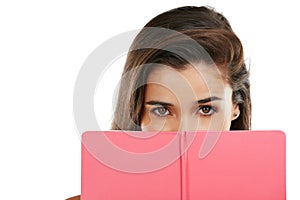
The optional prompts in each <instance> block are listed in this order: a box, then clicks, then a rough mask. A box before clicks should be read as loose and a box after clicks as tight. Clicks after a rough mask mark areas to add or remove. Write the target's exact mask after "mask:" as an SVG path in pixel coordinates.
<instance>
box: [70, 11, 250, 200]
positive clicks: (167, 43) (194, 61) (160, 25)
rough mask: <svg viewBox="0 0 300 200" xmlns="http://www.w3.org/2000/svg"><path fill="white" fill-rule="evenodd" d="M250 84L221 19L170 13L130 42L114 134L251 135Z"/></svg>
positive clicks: (207, 13) (231, 34) (208, 13)
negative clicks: (240, 132) (216, 132)
mask: <svg viewBox="0 0 300 200" xmlns="http://www.w3.org/2000/svg"><path fill="white" fill-rule="evenodd" d="M248 78H249V72H248V70H247V68H246V66H245V63H244V57H243V47H242V44H241V42H240V40H239V39H238V37H237V36H236V35H235V33H234V32H233V30H232V28H231V26H230V24H229V22H228V21H227V19H226V18H225V17H224V16H223V15H222V14H220V13H217V12H215V11H214V10H213V9H212V8H209V7H180V8H176V9H173V10H170V11H167V12H165V13H162V14H160V15H158V16H157V17H155V18H153V19H152V20H151V21H150V22H148V23H147V24H146V26H145V27H144V28H143V29H142V30H141V31H140V33H139V34H138V35H137V36H136V38H135V40H134V41H133V43H132V46H131V48H130V51H129V53H128V56H127V61H126V63H125V67H124V71H123V74H122V78H121V83H120V88H119V95H118V100H117V105H116V109H115V114H114V120H113V124H112V129H114V130H142V131H148V130H149V131H177V130H248V129H250V127H251V99H250V84H249V79H248ZM79 198H80V197H79V196H77V197H74V198H71V199H73V200H75V199H79Z"/></svg>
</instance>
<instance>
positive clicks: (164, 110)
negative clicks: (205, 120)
mask: <svg viewBox="0 0 300 200" xmlns="http://www.w3.org/2000/svg"><path fill="white" fill-rule="evenodd" d="M150 112H151V113H152V114H154V115H155V116H157V117H167V116H169V115H172V113H171V111H170V109H169V108H168V107H167V106H162V105H157V106H156V107H154V108H152V109H151V110H150ZM216 112H217V108H216V107H214V106H210V105H203V106H199V107H198V110H197V112H196V114H197V115H200V116H211V115H213V114H215V113H216Z"/></svg>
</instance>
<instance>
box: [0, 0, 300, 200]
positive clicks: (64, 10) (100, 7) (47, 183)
mask: <svg viewBox="0 0 300 200" xmlns="http://www.w3.org/2000/svg"><path fill="white" fill-rule="evenodd" d="M183 5H198V6H200V5H210V6H213V7H215V8H216V10H217V11H219V12H222V13H223V14H224V15H225V16H226V17H227V19H228V20H229V21H230V22H231V25H232V27H233V29H234V30H235V32H236V34H237V35H238V36H239V38H240V39H241V40H242V42H243V45H244V48H245V53H246V59H248V60H250V61H251V83H252V99H253V129H281V130H284V131H285V132H286V135H287V196H288V199H300V192H299V180H300V172H299V169H300V162H299V156H298V152H300V142H299V141H300V140H299V139H300V136H299V133H298V132H299V128H298V125H299V122H300V121H299V117H298V115H299V113H300V106H299V97H300V95H299V89H298V87H297V86H299V80H300V78H299V75H298V73H297V72H298V71H297V70H296V69H297V68H298V67H299V62H298V60H299V50H298V47H299V45H300V40H299V35H300V32H299V29H298V28H297V27H298V26H299V22H298V19H299V18H300V14H299V13H300V12H299V7H298V6H297V4H296V1H291V0H286V1H269V2H266V1H260V3H253V1H247V2H244V1H224V0H220V1H212V0H211V1H208V0H207V1H201V0H197V1H196V0H195V1H187V0H181V1H180V0H177V1H174V0H173V1H168V2H167V1H157V2H156V1H128V0H127V1H116V0H109V1H106V2H100V1H81V2H79V1H56V0H55V1H48V2H45V1H43V2H42V1H33V0H30V1H14V0H12V1H6V2H4V1H1V3H0V95H1V96H0V133H1V139H0V159H1V160H0V162H1V164H0V191H1V193H0V195H1V196H0V198H1V199H21V198H22V199H23V198H24V199H65V198H68V197H71V196H74V195H78V194H80V152H81V150H80V139H79V135H78V133H77V130H76V126H75V123H74V120H73V111H72V106H73V105H72V104H73V90H74V84H75V81H76V77H77V75H78V72H79V70H80V68H81V65H82V64H83V62H84V61H85V59H86V58H87V57H88V55H89V54H90V53H91V52H92V51H93V50H94V49H95V48H96V47H97V46H99V45H100V44H101V43H102V42H104V41H105V40H107V39H109V38H111V37H112V36H115V35H117V34H120V33H122V32H125V31H130V30H132V29H137V28H141V27H142V26H144V25H145V23H146V22H148V21H149V20H150V19H151V18H152V17H154V16H156V15H157V14H159V13H161V12H164V11H166V10H169V9H171V8H175V7H178V6H183ZM103 56H105V55H103ZM119 67H121V66H119ZM110 106H111V103H109V101H108V105H105V106H104V107H107V108H108V109H110ZM95 107H97V108H98V106H95ZM100 107H101V105H99V108H100ZM105 112H108V113H107V115H108V116H109V115H111V113H110V110H108V111H105Z"/></svg>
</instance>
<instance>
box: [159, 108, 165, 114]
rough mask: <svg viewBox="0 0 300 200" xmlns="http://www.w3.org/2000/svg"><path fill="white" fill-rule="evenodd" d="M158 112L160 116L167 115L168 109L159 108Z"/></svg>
mask: <svg viewBox="0 0 300 200" xmlns="http://www.w3.org/2000/svg"><path fill="white" fill-rule="evenodd" d="M158 112H159V114H165V112H166V109H165V108H159V109H158Z"/></svg>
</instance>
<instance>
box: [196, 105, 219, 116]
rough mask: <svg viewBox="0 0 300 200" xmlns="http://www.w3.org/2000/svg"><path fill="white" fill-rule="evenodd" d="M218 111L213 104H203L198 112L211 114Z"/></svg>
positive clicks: (206, 114) (205, 114)
mask: <svg viewBox="0 0 300 200" xmlns="http://www.w3.org/2000/svg"><path fill="white" fill-rule="evenodd" d="M215 112H216V109H214V108H213V107H212V106H201V107H200V108H199V110H198V113H200V115H204V116H209V115H212V114H214V113H215Z"/></svg>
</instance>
